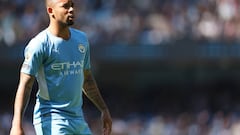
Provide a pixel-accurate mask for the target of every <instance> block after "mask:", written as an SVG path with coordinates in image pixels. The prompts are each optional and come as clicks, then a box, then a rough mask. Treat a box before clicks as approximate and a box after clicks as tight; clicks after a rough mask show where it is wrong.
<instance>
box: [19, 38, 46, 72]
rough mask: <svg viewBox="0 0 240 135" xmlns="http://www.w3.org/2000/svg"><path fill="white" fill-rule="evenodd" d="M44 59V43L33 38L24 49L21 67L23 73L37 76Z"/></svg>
mask: <svg viewBox="0 0 240 135" xmlns="http://www.w3.org/2000/svg"><path fill="white" fill-rule="evenodd" d="M42 61H43V48H42V43H41V42H40V41H38V40H37V39H36V38H33V39H32V40H31V41H30V42H29V44H28V45H27V46H26V48H25V50H24V62H23V65H22V68H21V72H22V73H26V74H30V75H33V76H36V75H37V73H38V70H39V68H40V67H41V65H42Z"/></svg>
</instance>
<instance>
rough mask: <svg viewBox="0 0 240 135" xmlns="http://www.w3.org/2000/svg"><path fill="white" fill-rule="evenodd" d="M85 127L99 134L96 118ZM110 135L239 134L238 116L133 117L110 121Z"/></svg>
mask: <svg viewBox="0 0 240 135" xmlns="http://www.w3.org/2000/svg"><path fill="white" fill-rule="evenodd" d="M11 118H12V116H11V115H10V114H8V113H5V114H2V115H0V120H1V122H0V134H1V135H7V134H8V133H9V128H10V127H11ZM89 124H90V127H91V129H92V132H93V135H101V127H100V124H101V122H100V121H99V119H92V120H91V121H90V122H89ZM23 125H24V126H23V127H24V129H25V131H26V132H25V134H26V135H35V132H34V129H33V126H32V123H31V122H30V121H25V123H24V124H23ZM112 135H240V117H239V115H237V114H231V113H230V114H225V113H224V112H222V111H218V112H216V113H215V114H211V113H209V112H208V111H207V110H202V111H201V112H199V113H187V112H183V113H180V114H178V115H170V114H165V115H156V116H153V117H146V116H136V115H135V116H134V117H130V118H128V119H126V120H124V119H118V118H114V119H113V129H112Z"/></svg>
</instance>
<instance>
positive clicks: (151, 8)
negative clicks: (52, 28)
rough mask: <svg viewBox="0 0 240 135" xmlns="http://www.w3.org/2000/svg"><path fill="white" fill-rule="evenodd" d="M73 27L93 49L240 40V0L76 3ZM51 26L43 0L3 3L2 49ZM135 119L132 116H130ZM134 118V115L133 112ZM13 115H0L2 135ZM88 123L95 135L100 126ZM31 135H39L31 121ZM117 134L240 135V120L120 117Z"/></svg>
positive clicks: (203, 114) (204, 115) (219, 115)
mask: <svg viewBox="0 0 240 135" xmlns="http://www.w3.org/2000/svg"><path fill="white" fill-rule="evenodd" d="M74 2H75V7H76V9H75V10H76V11H75V12H76V23H75V25H74V27H76V28H79V29H81V30H83V31H85V32H86V33H87V34H88V36H89V41H90V42H91V44H92V45H93V46H106V45H107V46H111V45H117V44H127V45H162V44H168V43H171V42H176V41H178V40H182V39H186V40H190V41H202V40H207V41H223V42H225V41H240V2H239V1H238V0H128V1H126V0H75V1H74ZM47 25H48V19H47V14H46V11H45V9H44V2H43V0H34V1H27V0H1V2H0V44H1V46H8V47H12V46H19V45H22V46H25V45H26V43H27V42H28V41H29V39H31V37H33V36H34V35H36V34H37V33H38V32H39V31H41V30H42V29H44V28H46V27H47ZM130 115H131V114H130ZM133 115H134V114H133ZM11 119H12V114H10V113H9V112H5V111H4V110H1V111H0V135H7V134H8V132H9V128H10V127H11ZM88 119H89V122H90V123H89V124H90V126H91V128H92V129H93V132H94V135H98V133H99V130H100V127H98V126H99V125H100V122H99V120H98V119H91V118H88ZM24 128H25V129H26V131H27V132H26V135H34V132H33V128H32V124H31V120H27V121H26V123H24ZM112 135H240V117H239V115H238V114H235V113H227V114H225V113H224V112H222V111H219V112H215V113H212V112H208V110H202V111H200V112H198V113H188V112H181V113H179V114H174V115H172V114H159V115H154V116H142V115H140V116H139V115H134V116H133V117H128V118H115V117H114V121H113V134H112Z"/></svg>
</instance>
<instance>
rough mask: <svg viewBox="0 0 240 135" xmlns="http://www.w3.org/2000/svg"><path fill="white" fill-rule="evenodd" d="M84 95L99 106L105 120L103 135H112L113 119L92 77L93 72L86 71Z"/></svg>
mask: <svg viewBox="0 0 240 135" xmlns="http://www.w3.org/2000/svg"><path fill="white" fill-rule="evenodd" d="M83 88H84V89H83V92H84V94H85V95H86V96H87V97H88V98H89V99H90V100H91V101H92V102H93V103H94V105H96V106H97V108H98V109H99V110H100V111H101V113H102V120H103V134H104V135H110V133H111V130H112V119H111V115H110V113H109V110H108V107H107V105H106V104H105V102H104V100H103V98H102V96H101V93H100V91H99V89H98V87H97V84H96V81H95V80H94V77H93V75H92V72H91V70H84V84H83Z"/></svg>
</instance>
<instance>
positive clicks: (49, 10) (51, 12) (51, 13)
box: [47, 7, 54, 18]
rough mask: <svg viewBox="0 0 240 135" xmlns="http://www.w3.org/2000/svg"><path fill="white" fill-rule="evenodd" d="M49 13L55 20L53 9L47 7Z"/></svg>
mask: <svg viewBox="0 0 240 135" xmlns="http://www.w3.org/2000/svg"><path fill="white" fill-rule="evenodd" d="M47 12H48V14H49V15H50V16H52V17H53V18H54V15H53V9H52V8H50V7H47Z"/></svg>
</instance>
